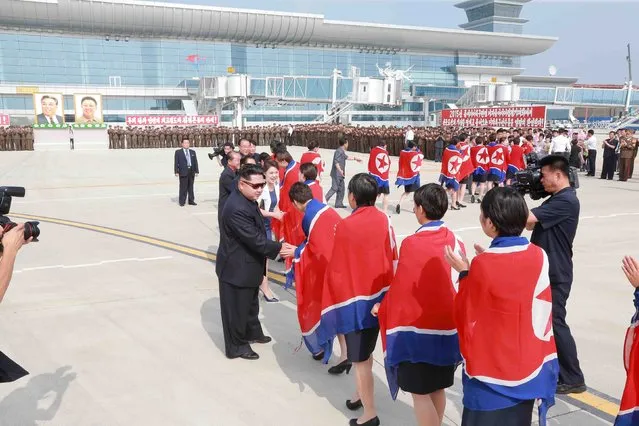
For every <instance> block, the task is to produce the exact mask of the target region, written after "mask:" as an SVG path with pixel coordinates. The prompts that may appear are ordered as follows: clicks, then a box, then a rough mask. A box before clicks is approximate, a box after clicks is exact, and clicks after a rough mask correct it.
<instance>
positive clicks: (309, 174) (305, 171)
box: [300, 163, 317, 180]
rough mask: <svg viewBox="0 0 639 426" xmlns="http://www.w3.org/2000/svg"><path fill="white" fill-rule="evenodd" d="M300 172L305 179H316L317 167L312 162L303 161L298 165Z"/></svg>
mask: <svg viewBox="0 0 639 426" xmlns="http://www.w3.org/2000/svg"><path fill="white" fill-rule="evenodd" d="M300 173H301V174H302V175H304V179H306V180H317V167H315V164H313V163H304V164H302V165H301V166H300Z"/></svg>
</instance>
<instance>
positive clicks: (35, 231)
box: [24, 222, 40, 241]
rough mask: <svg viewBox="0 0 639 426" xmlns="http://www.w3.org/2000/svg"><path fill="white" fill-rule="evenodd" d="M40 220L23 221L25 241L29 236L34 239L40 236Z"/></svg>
mask: <svg viewBox="0 0 639 426" xmlns="http://www.w3.org/2000/svg"><path fill="white" fill-rule="evenodd" d="M39 224H40V222H25V223H24V239H25V241H26V240H28V239H29V238H31V237H33V239H34V240H37V239H38V237H39V236H40V228H38V225H39Z"/></svg>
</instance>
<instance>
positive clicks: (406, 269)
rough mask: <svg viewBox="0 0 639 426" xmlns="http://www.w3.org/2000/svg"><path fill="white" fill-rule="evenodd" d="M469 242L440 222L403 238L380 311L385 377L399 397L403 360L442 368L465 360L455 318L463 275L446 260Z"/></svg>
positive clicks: (394, 395) (461, 252)
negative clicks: (447, 249)
mask: <svg viewBox="0 0 639 426" xmlns="http://www.w3.org/2000/svg"><path fill="white" fill-rule="evenodd" d="M446 246H450V247H453V249H454V250H455V252H456V253H457V254H458V255H460V256H461V255H462V254H464V255H465V253H466V249H465V247H464V243H463V242H462V241H461V239H459V238H458V237H457V236H456V235H455V234H454V233H453V232H452V231H451V230H450V229H448V228H447V227H446V226H444V223H443V222H441V221H437V222H430V223H428V224H426V225H423V226H422V227H421V228H419V229H418V230H417V232H416V233H415V234H414V235H411V236H410V237H408V238H406V239H405V240H404V241H403V242H402V247H401V250H400V257H399V264H398V266H397V272H396V273H395V277H394V278H393V282H392V284H391V286H390V289H389V290H388V292H387V293H386V296H384V300H383V301H382V304H381V306H380V309H379V315H378V316H379V325H380V330H381V336H382V346H383V349H384V364H385V367H386V376H387V378H388V385H389V388H390V392H391V396H392V398H393V399H395V398H397V393H398V391H399V387H398V384H397V369H398V366H399V364H400V363H402V362H410V363H429V364H434V365H440V366H448V365H456V364H458V363H459V362H461V359H462V358H461V354H460V352H459V341H458V338H457V329H456V327H455V318H454V299H455V295H456V294H457V285H458V278H459V274H458V273H457V271H455V270H454V269H452V268H451V267H450V265H449V264H448V263H447V262H446V260H445V259H444V249H445V247H446Z"/></svg>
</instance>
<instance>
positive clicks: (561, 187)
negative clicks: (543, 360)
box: [526, 155, 586, 394]
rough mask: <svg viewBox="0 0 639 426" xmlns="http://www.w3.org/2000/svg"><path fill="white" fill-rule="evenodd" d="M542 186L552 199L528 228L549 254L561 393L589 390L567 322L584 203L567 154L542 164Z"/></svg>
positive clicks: (533, 216)
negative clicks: (575, 248)
mask: <svg viewBox="0 0 639 426" xmlns="http://www.w3.org/2000/svg"><path fill="white" fill-rule="evenodd" d="M539 166H540V167H541V184H542V185H543V188H544V190H545V191H546V192H547V193H549V194H550V198H548V199H547V200H546V201H544V202H543V203H542V205H541V206H539V207H536V208H533V209H532V210H531V213H530V215H529V216H528V222H527V224H526V229H528V230H532V231H533V233H532V236H531V238H530V241H531V242H532V243H534V244H536V245H538V246H539V247H541V248H543V249H544V250H545V251H546V253H548V260H549V263H550V270H549V275H550V287H551V290H552V323H553V330H554V335H555V342H556V344H557V357H558V359H559V383H558V385H557V393H559V394H568V393H582V392H585V391H586V385H585V380H584V376H583V373H582V372H581V368H580V367H579V359H578V357H577V347H576V346H575V340H574V339H573V337H572V334H571V333H570V328H569V327H568V324H567V323H566V302H567V301H568V296H569V295H570V289H571V286H572V279H573V264H572V254H573V253H572V244H573V241H574V239H575V235H576V233H577V225H578V224H579V210H580V204H579V199H578V198H577V193H576V191H575V188H574V187H572V186H571V182H570V175H571V170H570V166H569V165H568V160H567V159H566V157H564V156H563V155H548V156H546V157H544V158H542V159H541V160H540V162H539Z"/></svg>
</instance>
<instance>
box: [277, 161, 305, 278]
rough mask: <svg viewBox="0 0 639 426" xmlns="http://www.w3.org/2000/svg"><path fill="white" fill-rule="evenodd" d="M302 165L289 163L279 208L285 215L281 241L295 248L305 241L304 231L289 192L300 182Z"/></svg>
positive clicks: (289, 261)
mask: <svg viewBox="0 0 639 426" xmlns="http://www.w3.org/2000/svg"><path fill="white" fill-rule="evenodd" d="M299 174H300V165H299V163H297V162H295V161H291V162H290V163H288V166H287V167H286V170H285V172H284V180H283V181H281V182H280V201H279V203H278V206H279V208H280V210H281V211H282V212H284V213H286V214H285V215H284V217H282V221H281V224H280V240H283V241H286V242H287V243H289V244H292V245H294V246H299V245H300V244H302V242H303V241H304V238H305V237H304V231H303V230H302V213H301V212H300V211H299V210H297V209H296V208H295V206H293V203H292V202H291V199H290V198H289V196H288V192H289V191H290V189H291V186H293V184H294V183H295V182H299V177H300V176H299ZM291 266H292V260H291V259H286V271H287V272H288V271H289V270H290V269H291Z"/></svg>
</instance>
